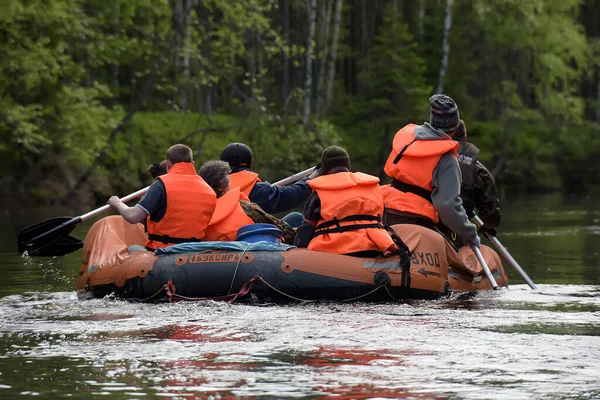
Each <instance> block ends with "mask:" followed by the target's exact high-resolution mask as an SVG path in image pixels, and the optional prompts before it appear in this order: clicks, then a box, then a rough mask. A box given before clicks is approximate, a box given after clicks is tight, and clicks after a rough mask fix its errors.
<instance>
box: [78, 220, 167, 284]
mask: <svg viewBox="0 0 600 400" xmlns="http://www.w3.org/2000/svg"><path fill="white" fill-rule="evenodd" d="M147 239H148V237H147V235H146V233H145V232H144V227H143V225H142V224H133V225H132V224H130V223H128V222H127V221H125V220H124V219H123V218H122V217H121V216H120V215H111V216H108V217H105V218H103V219H101V220H99V221H97V222H96V223H95V224H94V225H92V227H91V228H90V230H89V232H88V234H87V235H86V237H85V244H84V246H83V262H82V264H81V268H80V270H79V278H78V279H77V291H78V292H80V293H82V292H85V287H86V285H92V286H98V285H106V284H114V285H116V286H117V287H122V286H123V285H124V284H125V281H126V280H127V279H131V278H134V277H136V276H139V277H143V276H144V275H146V274H147V273H148V271H149V270H150V269H151V268H152V265H153V264H154V261H155V260H156V256H155V255H154V253H152V252H149V251H141V252H136V253H135V254H136V257H131V254H130V253H129V252H128V251H127V249H128V248H129V247H130V246H132V245H135V244H137V245H140V246H143V245H144V243H145V242H146V240H147Z"/></svg>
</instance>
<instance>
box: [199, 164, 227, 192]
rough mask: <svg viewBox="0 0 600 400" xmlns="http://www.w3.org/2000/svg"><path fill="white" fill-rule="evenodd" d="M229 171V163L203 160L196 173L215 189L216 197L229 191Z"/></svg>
mask: <svg viewBox="0 0 600 400" xmlns="http://www.w3.org/2000/svg"><path fill="white" fill-rule="evenodd" d="M230 173H231V167H230V166H229V164H227V163H226V162H225V161H217V160H211V161H207V162H205V163H204V165H203V166H201V167H200V170H199V171H198V175H200V176H201V177H202V179H204V181H205V182H206V183H208V186H210V187H211V188H212V189H213V190H214V191H215V193H216V194H217V197H221V196H223V195H224V194H225V193H227V192H229V182H230V181H229V174H230Z"/></svg>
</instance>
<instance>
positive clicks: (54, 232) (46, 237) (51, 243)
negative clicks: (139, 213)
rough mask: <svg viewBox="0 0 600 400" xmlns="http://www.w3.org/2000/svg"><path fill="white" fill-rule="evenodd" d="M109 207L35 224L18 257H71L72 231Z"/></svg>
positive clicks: (23, 236) (76, 245)
mask: <svg viewBox="0 0 600 400" xmlns="http://www.w3.org/2000/svg"><path fill="white" fill-rule="evenodd" d="M314 169H315V168H314V167H311V168H308V169H305V170H304V171H301V172H298V173H297V174H294V175H292V176H289V177H287V178H285V179H282V180H280V181H277V182H275V183H274V185H276V186H284V185H287V184H289V183H292V182H296V181H297V180H299V179H302V178H304V177H306V176H308V175H310V174H311V173H312V172H313V171H314ZM148 188H149V186H148V187H145V188H143V189H140V190H138V191H137V192H134V193H131V194H130V195H128V196H125V197H123V198H122V199H121V201H123V202H124V203H126V202H128V201H130V200H133V199H136V198H138V197H141V196H142V195H144V194H145V193H146V192H147V191H148ZM110 208H111V207H110V206H109V205H108V204H107V205H104V206H102V207H100V208H97V209H95V210H93V211H90V212H88V213H87V214H83V215H81V216H79V217H75V218H71V217H57V218H52V219H49V220H47V221H44V222H40V223H39V224H35V225H32V226H29V227H27V228H25V229H24V230H23V231H21V233H19V236H18V238H17V243H18V249H19V253H21V254H23V253H24V252H27V254H28V255H30V256H32V257H54V256H64V255H65V254H69V253H72V252H74V251H76V250H79V249H80V248H82V247H83V242H82V241H81V240H79V239H77V238H75V237H73V236H69V234H70V233H71V232H72V231H73V229H75V227H76V226H77V225H78V224H80V223H81V222H83V221H87V220H89V219H91V218H94V217H96V216H98V215H100V214H102V213H104V212H106V211H108V210H110Z"/></svg>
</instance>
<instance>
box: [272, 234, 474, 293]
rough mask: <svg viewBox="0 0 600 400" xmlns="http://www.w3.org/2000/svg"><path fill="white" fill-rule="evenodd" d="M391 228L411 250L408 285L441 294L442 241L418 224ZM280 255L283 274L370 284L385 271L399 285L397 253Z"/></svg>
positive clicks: (445, 272)
mask: <svg viewBox="0 0 600 400" xmlns="http://www.w3.org/2000/svg"><path fill="white" fill-rule="evenodd" d="M393 229H394V230H395V231H396V233H398V235H399V236H400V237H401V238H402V240H403V241H404V242H405V243H406V245H407V246H408V247H409V249H411V252H412V257H411V264H410V288H412V289H420V290H426V291H432V292H438V293H444V292H445V291H446V289H447V288H446V282H447V277H448V261H447V257H446V251H447V249H446V245H445V240H444V239H443V238H442V237H441V236H440V235H439V234H437V233H435V232H433V231H431V230H430V229H427V228H424V227H421V226H417V225H395V226H393ZM282 256H283V257H284V262H283V264H282V266H281V268H282V270H283V272H285V273H291V272H293V271H303V272H308V273H313V274H315V275H322V276H328V277H332V278H340V279H344V280H348V281H353V282H362V283H367V284H372V283H373V281H374V276H375V274H377V273H378V272H385V273H386V274H387V275H388V276H389V278H390V280H391V282H390V284H391V286H397V287H400V286H402V269H401V268H400V267H399V266H400V257H399V256H391V257H377V258H360V257H349V256H341V255H338V254H330V253H322V252H315V251H310V250H305V249H297V250H293V251H287V252H284V253H282ZM340 263H343V266H341V265H340ZM469 279H470V278H469Z"/></svg>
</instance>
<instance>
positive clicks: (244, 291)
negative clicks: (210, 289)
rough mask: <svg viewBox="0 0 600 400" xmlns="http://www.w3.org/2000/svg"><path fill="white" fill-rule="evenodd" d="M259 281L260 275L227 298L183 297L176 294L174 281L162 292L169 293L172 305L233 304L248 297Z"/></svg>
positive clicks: (166, 285)
mask: <svg viewBox="0 0 600 400" xmlns="http://www.w3.org/2000/svg"><path fill="white" fill-rule="evenodd" d="M259 279H262V278H261V277H260V276H258V275H255V276H254V277H253V278H252V279H250V280H249V281H248V282H246V283H244V285H242V287H241V288H240V291H239V292H237V293H235V294H227V295H225V296H216V297H187V296H182V295H180V294H176V293H175V290H176V289H175V285H174V284H173V281H169V282H167V283H166V284H165V286H163V288H162V289H161V290H164V291H165V292H166V293H167V296H168V297H169V302H171V303H176V302H178V301H203V300H213V301H225V300H228V303H229V304H231V303H233V302H235V301H236V300H237V299H238V298H239V297H243V296H245V295H247V294H248V293H250V291H251V290H252V286H254V282H256V281H257V280H259Z"/></svg>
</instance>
